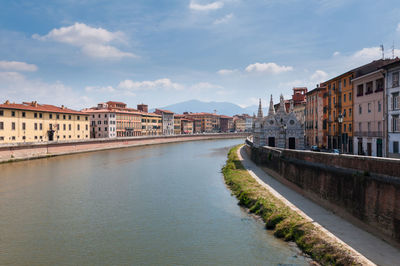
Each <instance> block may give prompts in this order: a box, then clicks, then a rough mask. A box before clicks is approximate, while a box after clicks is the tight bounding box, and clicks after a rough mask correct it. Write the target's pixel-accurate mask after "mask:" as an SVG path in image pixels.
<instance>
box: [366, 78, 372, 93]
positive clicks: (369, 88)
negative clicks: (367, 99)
mask: <svg viewBox="0 0 400 266" xmlns="http://www.w3.org/2000/svg"><path fill="white" fill-rule="evenodd" d="M372 86H373V85H372V81H370V82H367V84H366V90H367V91H366V92H365V94H371V93H372V92H373V89H372Z"/></svg>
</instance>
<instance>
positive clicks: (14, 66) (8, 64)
mask: <svg viewBox="0 0 400 266" xmlns="http://www.w3.org/2000/svg"><path fill="white" fill-rule="evenodd" d="M0 69H3V70H7V71H30V72H33V71H36V70H37V69H38V67H37V66H36V65H33V64H28V63H25V62H18V61H0Z"/></svg>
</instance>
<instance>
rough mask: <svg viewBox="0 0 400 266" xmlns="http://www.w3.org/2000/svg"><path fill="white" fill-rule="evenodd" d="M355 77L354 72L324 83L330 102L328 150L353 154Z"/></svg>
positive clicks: (327, 107) (328, 109)
mask: <svg viewBox="0 0 400 266" xmlns="http://www.w3.org/2000/svg"><path fill="white" fill-rule="evenodd" d="M353 77H354V70H352V71H349V72H346V73H344V74H342V75H340V76H337V77H335V78H333V79H331V80H328V81H326V82H324V84H325V86H326V88H327V100H328V101H327V106H326V111H327V118H328V119H327V128H326V131H327V134H326V136H327V137H328V140H327V142H328V149H341V150H342V151H343V152H346V153H347V152H349V153H352V152H353V86H352V83H351V80H352V78H353ZM339 118H341V119H342V120H341V119H339ZM339 121H340V122H341V123H339Z"/></svg>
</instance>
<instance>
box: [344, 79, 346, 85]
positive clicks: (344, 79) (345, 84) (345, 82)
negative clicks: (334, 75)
mask: <svg viewBox="0 0 400 266" xmlns="http://www.w3.org/2000/svg"><path fill="white" fill-rule="evenodd" d="M343 87H346V79H343Z"/></svg>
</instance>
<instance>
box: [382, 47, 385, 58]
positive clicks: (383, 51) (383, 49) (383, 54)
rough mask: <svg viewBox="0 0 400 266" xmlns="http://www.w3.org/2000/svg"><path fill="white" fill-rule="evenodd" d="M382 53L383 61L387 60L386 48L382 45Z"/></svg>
mask: <svg viewBox="0 0 400 266" xmlns="http://www.w3.org/2000/svg"><path fill="white" fill-rule="evenodd" d="M381 51H382V59H385V48H384V47H383V44H381Z"/></svg>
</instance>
